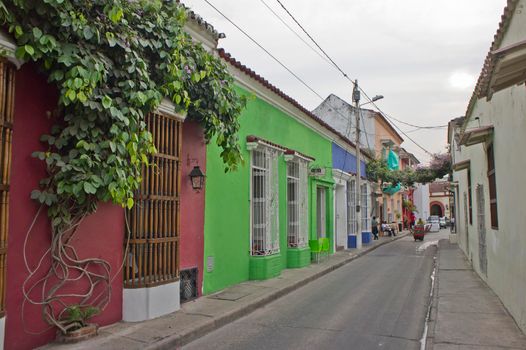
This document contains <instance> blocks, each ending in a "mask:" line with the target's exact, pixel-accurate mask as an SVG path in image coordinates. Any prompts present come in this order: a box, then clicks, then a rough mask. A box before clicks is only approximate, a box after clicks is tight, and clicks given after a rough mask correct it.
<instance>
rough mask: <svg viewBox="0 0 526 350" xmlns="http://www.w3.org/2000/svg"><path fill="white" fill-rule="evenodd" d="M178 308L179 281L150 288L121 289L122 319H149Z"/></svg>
mask: <svg viewBox="0 0 526 350" xmlns="http://www.w3.org/2000/svg"><path fill="white" fill-rule="evenodd" d="M180 308H181V303H180V300H179V281H177V282H173V283H169V284H163V285H160V286H157V287H151V288H125V289H124V290H123V296H122V319H123V321H127V322H139V321H144V320H149V319H152V318H156V317H159V316H163V315H166V314H169V313H171V312H174V311H177V310H179V309H180Z"/></svg>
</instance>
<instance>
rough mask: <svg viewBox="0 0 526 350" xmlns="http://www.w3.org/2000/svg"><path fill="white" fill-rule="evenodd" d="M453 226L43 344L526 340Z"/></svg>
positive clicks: (310, 345) (483, 344)
mask: <svg viewBox="0 0 526 350" xmlns="http://www.w3.org/2000/svg"><path fill="white" fill-rule="evenodd" d="M448 236H449V230H441V231H440V232H436V233H429V234H427V235H426V237H425V240H424V242H414V241H413V239H412V237H410V236H406V237H400V236H398V237H395V238H388V237H383V238H380V240H379V241H373V242H371V244H369V245H368V246H364V247H363V248H362V249H354V250H352V251H339V252H337V253H335V254H334V255H332V256H331V257H330V258H329V259H323V260H322V261H321V262H320V263H319V264H312V265H310V266H308V267H305V268H302V269H287V270H284V271H283V272H282V274H281V276H279V277H277V278H273V279H269V280H265V281H247V282H243V283H240V284H238V285H235V286H231V287H229V288H226V289H225V290H223V291H220V292H217V293H215V294H212V295H208V296H205V297H201V298H199V299H196V300H194V301H191V302H188V303H185V304H183V305H182V307H181V310H179V311H177V312H175V313H172V314H168V315H165V316H162V317H158V318H155V319H152V320H148V321H144V322H136V323H127V322H119V323H117V324H114V325H111V326H108V327H103V328H101V329H100V330H99V335H98V336H97V337H94V338H91V339H89V340H86V341H83V342H80V343H78V344H57V343H53V344H49V345H47V346H45V347H43V349H46V350H50V349H52V350H63V349H64V350H72V349H74V350H88V349H89V350H91V349H98V350H99V349H100V350H109V349H111V350H136V349H137V350H138V349H148V350H153V349H155V350H159V349H179V347H180V345H184V344H187V345H186V346H185V347H184V349H189V350H192V349H404V350H405V349H408V350H411V349H423V348H424V347H425V349H426V350H475V349H484V350H489V349H495V350H497V349H499V350H504V349H508V350H510V349H526V337H525V336H524V334H522V333H521V331H520V330H519V328H518V327H517V325H516V324H515V323H514V321H513V319H512V318H511V316H510V315H509V314H508V313H507V311H506V309H505V308H504V306H503V305H502V303H501V302H500V300H499V299H498V297H497V296H496V295H495V294H494V293H493V292H492V291H491V290H490V289H489V288H488V286H487V285H486V284H485V283H484V282H483V281H482V280H481V279H480V278H479V277H478V276H477V275H476V274H475V273H474V272H473V270H472V269H471V266H470V265H469V263H468V262H467V261H466V259H465V258H464V255H463V254H462V252H461V251H460V249H459V248H458V246H457V245H456V244H450V243H449V241H448V240H445V239H447V238H448ZM394 239H398V240H394ZM393 240H394V241H393ZM439 240H440V242H439ZM437 246H438V247H439V249H438V253H437ZM435 261H436V264H435ZM433 271H434V272H433ZM431 276H433V279H432V278H431ZM432 280H434V281H435V282H434V283H432ZM432 286H433V292H432V293H431V287H432ZM428 315H429V318H428V317H427V316H428ZM426 319H427V320H428V321H427V322H426ZM425 325H426V326H425ZM426 330H427V331H426ZM422 339H424V340H425V341H422ZM191 341H194V342H191Z"/></svg>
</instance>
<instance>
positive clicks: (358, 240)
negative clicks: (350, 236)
mask: <svg viewBox="0 0 526 350" xmlns="http://www.w3.org/2000/svg"><path fill="white" fill-rule="evenodd" d="M356 248H357V249H362V233H361V232H360V233H358V234H357V235H356Z"/></svg>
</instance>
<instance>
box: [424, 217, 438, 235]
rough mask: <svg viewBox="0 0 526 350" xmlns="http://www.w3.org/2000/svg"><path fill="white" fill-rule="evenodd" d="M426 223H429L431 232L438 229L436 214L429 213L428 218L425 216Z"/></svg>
mask: <svg viewBox="0 0 526 350" xmlns="http://www.w3.org/2000/svg"><path fill="white" fill-rule="evenodd" d="M427 223H428V224H431V232H438V231H440V219H439V217H438V215H431V216H430V217H429V218H427Z"/></svg>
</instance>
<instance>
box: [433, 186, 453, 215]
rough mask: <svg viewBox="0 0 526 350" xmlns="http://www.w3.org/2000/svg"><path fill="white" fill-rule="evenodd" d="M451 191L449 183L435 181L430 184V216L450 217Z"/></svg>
mask: <svg viewBox="0 0 526 350" xmlns="http://www.w3.org/2000/svg"><path fill="white" fill-rule="evenodd" d="M449 190H450V183H449V181H435V182H432V183H430V184H429V215H436V216H439V217H443V216H445V217H447V218H449V217H450V205H451V203H450V195H449V194H450V192H449Z"/></svg>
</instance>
